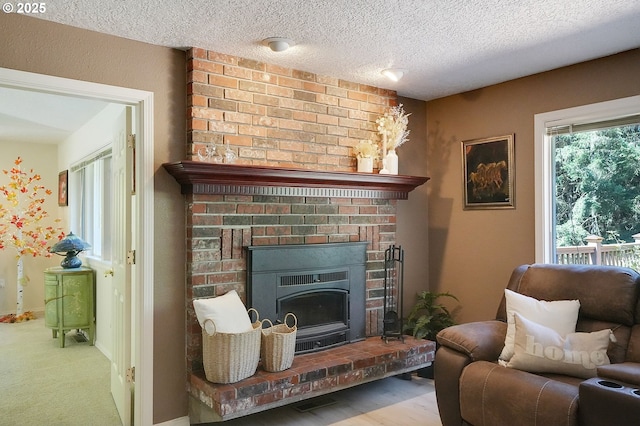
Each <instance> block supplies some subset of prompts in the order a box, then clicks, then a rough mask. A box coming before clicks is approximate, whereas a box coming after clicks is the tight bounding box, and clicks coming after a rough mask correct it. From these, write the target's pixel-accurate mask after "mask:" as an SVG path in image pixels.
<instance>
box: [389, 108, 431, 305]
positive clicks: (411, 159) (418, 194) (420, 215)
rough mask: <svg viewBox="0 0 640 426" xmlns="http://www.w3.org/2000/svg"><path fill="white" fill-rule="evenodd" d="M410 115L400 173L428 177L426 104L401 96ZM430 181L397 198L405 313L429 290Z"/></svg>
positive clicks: (401, 154)
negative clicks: (424, 291) (403, 197)
mask: <svg viewBox="0 0 640 426" xmlns="http://www.w3.org/2000/svg"><path fill="white" fill-rule="evenodd" d="M398 103H401V104H403V105H404V108H405V111H406V112H407V113H411V116H410V117H409V127H408V128H409V130H410V131H411V133H410V134H409V141H408V142H406V143H405V144H404V145H402V146H401V147H400V148H398V150H397V153H398V172H399V173H400V174H401V175H411V176H428V173H427V120H426V119H425V117H426V103H425V102H423V101H419V100H415V99H409V98H402V97H400V98H398ZM429 185H431V181H427V183H425V184H423V185H421V186H419V187H417V188H416V189H414V190H413V191H411V192H410V193H409V199H408V200H401V201H398V210H397V212H398V214H397V218H396V219H397V223H396V243H397V244H398V245H399V246H402V248H403V250H404V307H405V315H406V314H407V313H408V309H411V307H412V306H413V305H414V304H415V301H416V294H417V293H418V292H420V291H423V290H429V232H428V227H427V223H428V221H427V218H428V203H427V198H428V188H429Z"/></svg>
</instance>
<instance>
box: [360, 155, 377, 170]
mask: <svg viewBox="0 0 640 426" xmlns="http://www.w3.org/2000/svg"><path fill="white" fill-rule="evenodd" d="M358 172H359V173H373V158H371V157H358Z"/></svg>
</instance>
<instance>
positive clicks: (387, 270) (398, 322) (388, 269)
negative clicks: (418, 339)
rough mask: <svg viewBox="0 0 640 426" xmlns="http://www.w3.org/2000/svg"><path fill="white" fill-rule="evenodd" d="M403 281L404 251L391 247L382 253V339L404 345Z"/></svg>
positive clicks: (400, 248)
mask: <svg viewBox="0 0 640 426" xmlns="http://www.w3.org/2000/svg"><path fill="white" fill-rule="evenodd" d="M403 281H404V250H402V247H400V246H398V247H396V246H395V245H392V246H391V247H389V248H388V249H387V250H385V252H384V316H383V320H382V338H383V339H384V340H385V342H388V341H389V339H399V340H401V341H402V342H403V343H404V335H403V330H402V321H403V313H402V284H403Z"/></svg>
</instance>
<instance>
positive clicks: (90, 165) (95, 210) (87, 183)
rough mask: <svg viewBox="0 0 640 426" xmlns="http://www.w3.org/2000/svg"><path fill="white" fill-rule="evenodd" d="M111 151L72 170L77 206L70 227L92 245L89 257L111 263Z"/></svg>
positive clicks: (100, 153)
mask: <svg viewBox="0 0 640 426" xmlns="http://www.w3.org/2000/svg"><path fill="white" fill-rule="evenodd" d="M111 160H112V156H111V148H108V149H105V150H103V151H101V152H99V153H98V154H96V155H94V156H92V157H90V158H89V159H87V160H85V161H82V162H80V163H78V164H76V165H74V166H72V167H71V172H72V174H73V176H72V177H73V182H74V183H75V186H76V190H75V191H74V193H75V194H76V197H77V200H78V202H77V203H74V204H73V205H74V215H73V218H72V223H73V224H74V228H75V229H77V230H78V232H77V233H78V235H80V236H81V238H82V239H84V240H85V241H86V242H88V243H89V244H91V249H90V250H89V251H88V253H89V254H90V255H92V256H95V257H99V258H101V259H102V260H107V261H109V260H111V238H109V235H110V233H111V229H112V219H111V217H112V214H111V204H112V203H111V198H112V196H113V192H112V179H111Z"/></svg>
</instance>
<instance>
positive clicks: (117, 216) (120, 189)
mask: <svg viewBox="0 0 640 426" xmlns="http://www.w3.org/2000/svg"><path fill="white" fill-rule="evenodd" d="M119 121H121V122H122V126H119V127H120V129H119V131H118V135H117V137H116V138H115V139H114V143H113V166H112V167H113V198H112V209H113V235H112V238H113V292H112V295H111V327H112V335H113V337H112V342H113V351H112V357H111V394H112V396H113V399H114V401H115V404H116V407H117V408H118V413H119V414H120V418H121V420H122V424H123V425H125V426H128V425H131V424H132V421H131V419H132V411H131V410H132V403H131V401H132V393H131V390H132V389H133V383H132V382H131V379H130V378H128V377H127V373H128V372H129V371H130V369H131V368H132V367H133V361H132V358H131V306H132V304H131V294H132V293H131V290H132V282H131V280H132V277H133V274H132V271H131V268H132V265H130V264H129V263H128V262H127V256H128V253H129V251H130V250H131V249H132V247H131V240H132V238H131V235H132V226H131V217H132V216H131V205H132V202H131V197H132V196H133V180H132V176H133V172H132V168H133V160H132V158H133V149H132V148H128V146H127V145H128V143H127V142H128V136H129V135H131V134H132V108H131V107H127V108H125V111H124V112H123V113H122V116H121V118H120V120H119Z"/></svg>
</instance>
